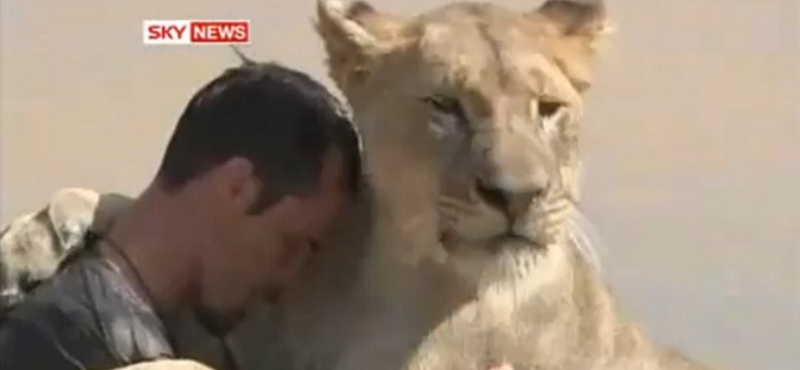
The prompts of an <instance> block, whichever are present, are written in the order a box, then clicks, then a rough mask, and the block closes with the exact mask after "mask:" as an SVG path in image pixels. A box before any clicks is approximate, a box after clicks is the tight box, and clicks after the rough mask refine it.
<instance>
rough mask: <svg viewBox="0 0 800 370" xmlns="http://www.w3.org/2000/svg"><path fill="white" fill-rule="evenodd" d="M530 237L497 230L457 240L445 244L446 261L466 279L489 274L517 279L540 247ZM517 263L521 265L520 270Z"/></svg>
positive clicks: (473, 280)
mask: <svg viewBox="0 0 800 370" xmlns="http://www.w3.org/2000/svg"><path fill="white" fill-rule="evenodd" d="M542 246H543V244H541V243H538V242H536V241H535V240H533V239H532V238H527V237H524V236H519V235H515V234H507V233H504V234H500V235H495V236H491V237H487V238H483V239H481V240H476V241H463V240H462V241H461V242H459V243H454V244H453V245H450V246H447V245H445V250H447V252H448V253H447V261H448V265H450V267H452V268H453V269H454V270H455V271H456V272H457V273H458V275H460V276H461V277H463V278H465V279H466V280H467V281H468V282H471V283H479V282H480V281H483V280H485V279H486V278H487V276H492V278H497V277H498V276H499V275H508V276H505V277H504V279H512V280H513V279H519V278H521V277H522V276H523V275H527V273H528V272H531V271H530V270H529V268H530V267H532V265H533V264H532V263H521V262H533V261H535V260H536V258H537V256H538V255H539V254H540V253H541V252H542V250H543V249H544V248H543V247H542ZM520 267H527V268H524V269H523V270H525V271H522V270H520ZM498 274H499V275H498Z"/></svg>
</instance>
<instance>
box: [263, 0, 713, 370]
mask: <svg viewBox="0 0 800 370" xmlns="http://www.w3.org/2000/svg"><path fill="white" fill-rule="evenodd" d="M607 24H608V23H607V19H606V13H605V8H604V7H603V6H602V4H590V5H576V4H574V3H571V2H567V1H555V0H551V1H549V2H548V3H546V4H545V5H543V6H542V7H541V8H539V9H538V10H534V11H530V12H526V13H518V12H514V11H510V10H507V9H504V8H501V7H499V6H495V5H491V4H474V3H454V4H451V5H448V6H445V7H442V8H439V9H435V10H432V11H430V12H427V13H424V14H422V15H420V16H417V17H414V18H409V19H403V18H400V17H398V16H394V15H387V14H384V13H381V12H379V11H377V10H375V9H374V8H372V7H371V6H369V5H366V4H364V3H356V4H351V5H350V6H345V5H342V4H339V3H334V2H331V1H320V2H319V19H318V25H317V27H318V30H319V32H320V35H321V36H322V38H323V40H324V44H325V47H326V51H327V53H328V56H329V58H328V62H329V71H330V75H331V77H332V78H333V79H334V81H335V82H336V83H337V85H338V87H339V88H340V89H341V90H342V91H343V92H344V94H345V95H346V97H347V98H348V101H349V103H350V105H351V106H352V107H353V111H354V117H355V120H356V122H357V124H358V127H359V130H360V132H361V134H362V137H363V143H364V150H365V161H366V166H367V170H366V171H367V174H368V176H369V178H368V179H369V183H370V184H371V185H372V193H371V194H370V198H369V199H365V200H364V202H362V204H361V205H362V207H363V208H362V209H361V210H360V213H358V214H356V215H353V219H352V222H354V223H355V224H357V225H359V224H361V223H362V222H366V221H369V222H370V223H368V224H366V225H367V226H364V227H363V228H361V229H353V228H351V229H349V230H346V231H345V234H344V236H343V237H344V238H345V239H343V240H340V242H339V243H334V244H335V245H331V246H329V249H328V251H329V252H328V255H327V256H324V255H323V256H321V257H320V259H319V260H318V261H315V265H314V266H313V268H312V272H311V273H309V274H308V275H307V276H306V280H304V281H303V282H302V283H301V284H299V286H298V287H296V289H294V290H293V293H292V294H291V295H290V296H289V297H288V299H287V300H286V301H285V302H284V304H283V306H282V307H280V310H279V312H280V313H281V315H282V316H281V319H280V322H281V323H282V325H283V326H282V329H283V330H282V331H281V333H282V334H281V336H280V337H279V339H278V340H277V342H276V343H271V344H270V345H271V346H273V349H274V350H275V351H277V352H280V353H282V354H283V355H284V356H285V357H284V358H289V359H291V360H292V361H291V366H290V365H289V364H287V363H281V362H273V361H270V362H271V364H273V365H283V366H289V367H292V368H323V369H327V368H331V369H348V370H360V369H364V370H366V369H414V370H422V369H432V370H433V369H436V370H438V369H481V368H485V367H486V366H489V365H491V364H499V363H509V364H512V365H513V366H514V368H515V369H518V370H523V369H548V370H550V369H576V370H577V369H581V370H582V369H700V368H702V367H701V366H700V365H696V364H694V363H692V362H691V361H689V360H686V359H685V357H683V356H682V355H680V354H678V353H676V352H674V351H671V350H667V349H662V348H661V347H659V346H657V345H655V344H653V343H651V342H650V341H649V340H648V339H647V338H646V336H644V335H643V334H642V333H641V331H640V330H639V329H638V328H637V327H636V325H635V324H632V323H630V322H627V321H626V320H624V319H622V318H621V317H620V316H619V315H618V314H617V309H616V307H615V305H614V301H613V297H612V296H611V294H610V293H609V291H608V289H607V288H606V287H605V286H604V284H603V283H602V281H601V280H600V278H599V276H598V275H597V272H596V271H595V269H594V268H593V267H592V266H590V265H589V264H588V263H587V261H586V256H585V255H584V254H581V253H580V252H579V250H578V248H577V246H576V245H575V242H574V241H575V238H573V237H572V236H573V234H574V233H575V232H576V230H574V229H571V226H570V225H572V224H570V223H568V222H566V221H567V220H568V219H569V217H570V213H571V212H574V211H575V209H574V205H575V204H576V203H577V202H578V201H579V192H578V189H579V181H580V180H579V176H578V174H579V171H580V161H579V159H578V132H579V123H580V121H581V117H582V113H583V101H582V93H583V92H584V91H585V90H586V89H588V88H589V86H590V83H591V74H590V73H589V72H590V71H591V64H592V62H593V59H594V57H595V54H596V44H597V42H598V41H599V40H600V39H601V38H602V36H603V35H605V34H606V33H607V30H608V26H607ZM430 96H446V97H450V98H454V100H455V101H457V102H458V103H459V104H460V106H461V107H462V108H463V110H464V116H465V117H464V118H465V119H464V120H462V121H461V122H462V123H464V124H466V125H468V126H469V128H468V131H469V132H470V133H469V134H468V135H466V136H465V135H457V134H454V133H453V132H449V133H448V130H452V128H447V127H444V126H447V125H443V126H442V127H443V128H442V127H439V128H437V129H435V130H433V132H432V131H431V130H430V127H428V122H430V121H431V120H437V119H438V120H442V119H447V117H444V118H441V117H440V118H437V117H435V115H436V113H435V112H433V111H432V108H431V106H429V105H426V104H425V103H424V102H423V98H427V97H430ZM542 101H545V102H558V103H561V104H562V108H561V109H560V110H559V111H558V114H557V115H556V116H554V117H553V118H552V120H553V121H548V122H545V120H542V113H541V112H538V111H537V108H543V106H542V105H541V102H542ZM437 122H438V121H437ZM452 124H457V123H451V126H452ZM547 124H549V125H551V127H549V128H547V127H545V126H547ZM553 125H554V126H553ZM456 131H457V130H456ZM465 132H466V131H465ZM444 147H452V148H455V149H454V150H455V152H457V153H459V154H458V156H457V157H456V158H455V160H452V161H445V160H446V159H447V158H444V157H443V156H442V154H441V149H442V148H444ZM459 147H463V148H466V149H464V151H458V150H457V149H458V148H459ZM476 184H483V185H484V186H488V187H490V188H492V189H494V190H495V191H496V192H499V193H501V194H503V195H504V196H505V198H506V202H503V205H502V206H497V205H496V204H494V205H493V204H490V203H491V202H489V201H488V199H489V198H487V197H486V196H481V194H482V193H480V191H477V190H476V188H478V187H479V186H478V185H476ZM509 220H510V227H511V229H512V230H513V231H515V232H516V233H517V234H519V235H521V236H524V237H525V238H526V239H527V240H528V241H527V242H523V241H519V240H517V239H510V240H500V241H498V240H495V239H493V236H496V235H498V234H501V233H503V232H504V228H505V227H507V226H509V225H506V224H505V223H504V222H506V221H509ZM361 225H364V224H361ZM443 235H446V236H448V237H446V238H445V237H443ZM354 237H356V238H360V239H357V240H360V241H361V242H360V243H358V242H353V239H352V238H354ZM347 238H350V239H347ZM345 240H347V241H346V242H345ZM364 241H366V244H364ZM354 246H364V247H365V248H366V249H365V250H361V249H358V248H354ZM362 255H363V256H364V257H363V259H362V257H361V256H362ZM334 256H335V258H334ZM281 345H283V347H281ZM275 348H278V349H275ZM276 358H277V357H276Z"/></svg>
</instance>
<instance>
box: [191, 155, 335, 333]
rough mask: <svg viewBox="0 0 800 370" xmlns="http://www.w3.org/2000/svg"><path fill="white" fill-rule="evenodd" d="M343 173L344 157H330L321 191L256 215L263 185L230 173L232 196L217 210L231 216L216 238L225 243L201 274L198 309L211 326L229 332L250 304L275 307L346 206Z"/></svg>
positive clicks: (284, 200) (283, 201)
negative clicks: (254, 208)
mask: <svg viewBox="0 0 800 370" xmlns="http://www.w3.org/2000/svg"><path fill="white" fill-rule="evenodd" d="M343 170H344V163H343V161H342V156H341V155H340V153H339V152H338V151H337V150H332V151H330V152H329V155H327V156H326V158H325V161H324V165H323V169H322V173H321V175H320V182H319V184H318V191H316V192H314V193H312V194H309V195H306V196H287V197H284V198H282V199H281V200H279V201H278V202H277V203H275V204H273V205H271V206H269V207H268V208H267V209H266V210H264V211H263V212H261V213H259V214H256V215H250V214H247V208H248V207H249V206H250V205H251V204H252V202H253V201H255V199H256V196H255V194H258V192H259V191H261V188H260V185H259V184H260V182H258V180H257V179H256V178H255V176H253V175H252V172H250V175H249V176H250V177H251V178H249V179H244V180H241V179H239V180H237V176H238V175H237V174H236V170H235V169H234V170H231V175H230V184H231V185H230V186H231V189H232V190H230V191H229V192H228V193H229V194H231V196H228V197H224V196H223V197H222V198H223V199H221V201H223V202H225V204H219V206H220V208H222V209H223V210H226V211H224V212H225V213H227V214H226V215H223V216H220V217H219V218H222V220H220V222H219V226H218V227H219V229H218V230H215V233H214V234H216V235H219V236H220V238H221V240H220V242H219V244H218V245H216V246H211V248H210V250H209V251H208V252H209V253H208V254H207V255H208V258H206V261H207V262H206V263H205V266H204V268H203V270H204V271H203V282H202V284H201V285H202V288H201V297H200V300H201V301H200V304H199V305H198V307H197V308H198V310H199V312H198V314H199V316H200V318H201V320H203V321H206V324H207V326H210V327H211V329H212V330H215V331H219V332H226V331H228V330H230V329H232V328H233V326H235V325H236V323H238V321H239V320H240V319H241V317H242V316H243V315H244V312H245V310H246V308H247V306H249V305H250V304H251V303H254V302H256V301H260V300H263V299H265V298H266V299H267V300H270V301H274V300H275V299H277V298H278V297H279V295H280V293H281V292H282V291H283V290H284V289H285V288H286V287H287V286H288V285H290V284H292V282H293V281H294V280H295V279H296V278H297V276H298V274H299V273H300V271H301V270H302V269H303V267H304V266H305V265H306V262H307V261H308V259H309V258H310V257H311V255H313V254H314V252H315V251H316V250H317V248H319V246H320V245H322V244H323V241H324V239H325V238H326V237H328V235H329V233H330V232H331V231H332V228H333V225H334V223H335V221H336V220H337V219H338V217H339V216H340V215H341V213H342V211H343V208H344V207H345V205H346V203H347V202H348V196H347V193H346V192H345V189H344V187H343V186H342V185H343V183H344V182H343V176H344V171H343ZM221 177H222V176H221ZM245 177H246V176H245ZM226 181H228V180H227V179H225V178H223V181H222V182H223V183H225V182H226ZM243 184H244V185H243ZM247 184H255V185H253V186H250V185H247ZM265 186H269V184H266V185H265ZM267 190H268V189H267ZM225 198H227V199H225ZM215 227H217V226H216V225H215Z"/></svg>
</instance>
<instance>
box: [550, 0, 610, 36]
mask: <svg viewBox="0 0 800 370" xmlns="http://www.w3.org/2000/svg"><path fill="white" fill-rule="evenodd" d="M534 14H535V15H537V16H540V17H542V18H544V19H545V20H546V21H547V22H548V23H550V24H551V25H553V26H555V28H556V29H557V30H558V31H559V32H560V33H561V35H562V36H583V37H587V38H590V39H595V38H599V37H602V36H605V35H607V34H608V33H610V32H611V31H612V28H613V27H612V26H611V23H610V22H609V20H608V16H607V14H606V5H605V1H603V0H547V2H545V3H544V4H542V6H540V7H539V8H538V9H536V10H535V11H534Z"/></svg>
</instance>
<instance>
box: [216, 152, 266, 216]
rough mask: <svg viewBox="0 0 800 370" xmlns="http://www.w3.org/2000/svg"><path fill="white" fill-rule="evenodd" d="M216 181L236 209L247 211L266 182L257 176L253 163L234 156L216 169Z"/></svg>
mask: <svg viewBox="0 0 800 370" xmlns="http://www.w3.org/2000/svg"><path fill="white" fill-rule="evenodd" d="M215 172H216V176H215V177H216V178H217V179H216V180H215V181H216V182H217V184H218V185H220V186H222V188H223V189H222V191H223V192H224V193H225V197H226V198H228V200H232V201H233V202H234V203H235V204H236V209H238V210H242V211H247V210H248V209H249V208H250V207H251V206H252V204H253V203H255V202H256V201H257V200H258V195H259V194H260V192H261V188H262V187H263V186H265V184H261V181H259V180H258V177H256V172H255V167H254V166H253V163H252V162H250V161H249V160H247V159H245V158H242V157H234V158H231V159H229V160H227V161H226V162H225V163H223V164H222V165H221V166H220V167H219V168H218V169H217V170H216V171H215Z"/></svg>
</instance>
